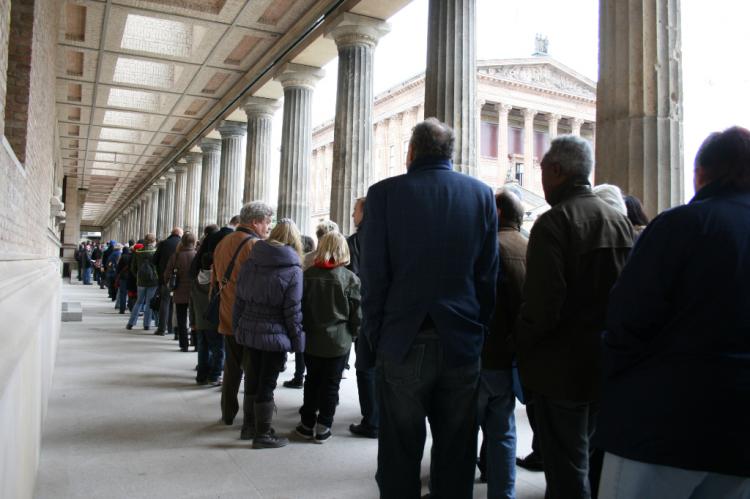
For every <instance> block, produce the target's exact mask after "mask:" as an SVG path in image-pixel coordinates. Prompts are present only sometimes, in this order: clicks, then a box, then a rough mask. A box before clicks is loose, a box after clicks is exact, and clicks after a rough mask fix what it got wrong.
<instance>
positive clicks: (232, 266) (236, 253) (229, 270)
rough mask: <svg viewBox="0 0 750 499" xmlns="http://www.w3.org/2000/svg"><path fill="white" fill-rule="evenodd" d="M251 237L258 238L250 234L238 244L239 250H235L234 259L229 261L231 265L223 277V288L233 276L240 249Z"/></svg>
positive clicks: (221, 285)
mask: <svg viewBox="0 0 750 499" xmlns="http://www.w3.org/2000/svg"><path fill="white" fill-rule="evenodd" d="M251 239H256V238H255V237H253V236H248V237H246V238H245V239H243V240H242V242H241V243H240V244H239V246H237V250H235V252H234V256H232V259H231V260H230V261H229V266H228V267H227V270H226V272H224V277H222V278H221V283H220V287H221V288H222V289H223V288H224V286H226V285H227V283H228V282H229V278H230V277H231V276H232V271H233V270H234V264H235V262H236V261H237V256H239V254H240V250H241V249H242V247H243V246H244V245H245V243H247V242H248V241H250V240H251Z"/></svg>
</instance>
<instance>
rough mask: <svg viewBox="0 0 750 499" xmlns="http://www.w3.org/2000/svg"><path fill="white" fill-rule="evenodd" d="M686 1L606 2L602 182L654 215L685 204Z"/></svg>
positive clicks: (599, 107) (600, 104)
mask: <svg viewBox="0 0 750 499" xmlns="http://www.w3.org/2000/svg"><path fill="white" fill-rule="evenodd" d="M681 45H682V44H681V25H680V0H599V83H598V86H597V99H596V125H597V127H598V132H599V133H598V139H597V147H596V176H597V181H598V182H607V183H612V184H616V185H618V186H619V187H620V188H621V189H622V190H623V191H624V192H627V193H628V194H632V195H634V196H637V197H639V198H641V200H642V201H643V205H644V207H645V209H646V212H647V213H648V214H649V215H651V216H653V215H656V214H657V213H659V212H661V211H663V210H665V209H667V208H670V207H672V206H675V205H678V204H680V203H682V200H683V194H682V189H683V157H682V154H683V139H682V135H683V134H682V46H681Z"/></svg>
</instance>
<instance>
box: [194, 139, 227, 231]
mask: <svg viewBox="0 0 750 499" xmlns="http://www.w3.org/2000/svg"><path fill="white" fill-rule="evenodd" d="M201 151H203V165H202V167H201V193H200V196H201V200H200V206H199V207H198V231H199V234H202V233H203V229H205V228H206V227H207V226H209V225H211V224H215V223H216V220H217V217H218V214H219V213H218V203H219V169H220V165H221V141H220V140H218V139H208V138H203V139H201Z"/></svg>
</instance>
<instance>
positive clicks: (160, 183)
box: [154, 177, 167, 189]
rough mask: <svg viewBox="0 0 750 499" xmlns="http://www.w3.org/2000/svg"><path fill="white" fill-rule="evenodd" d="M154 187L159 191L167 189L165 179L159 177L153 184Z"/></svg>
mask: <svg viewBox="0 0 750 499" xmlns="http://www.w3.org/2000/svg"><path fill="white" fill-rule="evenodd" d="M154 185H155V186H156V187H158V188H159V189H165V188H166V187H167V177H161V178H160V179H159V180H157V181H156V182H154Z"/></svg>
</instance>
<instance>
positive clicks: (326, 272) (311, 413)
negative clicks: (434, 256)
mask: <svg viewBox="0 0 750 499" xmlns="http://www.w3.org/2000/svg"><path fill="white" fill-rule="evenodd" d="M348 264H349V247H348V246H347V244H346V239H345V238H344V236H342V235H341V234H339V233H338V232H329V233H328V234H326V235H324V236H323V238H322V239H321V240H320V244H319V245H318V250H317V252H316V254H315V260H314V264H313V266H312V267H310V268H309V269H307V270H306V271H305V272H304V280H303V284H304V285H303V294H302V317H303V320H302V325H303V329H304V331H305V339H306V344H305V353H304V355H305V366H307V376H306V378H305V387H304V394H303V404H302V407H301V408H300V410H299V413H300V416H301V421H300V424H299V425H297V428H296V432H297V434H298V435H300V436H301V437H302V438H305V439H308V440H314V441H315V442H316V443H324V442H326V441H328V440H329V439H330V438H331V435H332V434H331V426H332V425H333V417H334V414H335V413H336V405H337V404H338V402H339V385H340V384H341V374H342V373H343V371H344V366H345V364H346V360H347V358H348V356H349V351H350V350H351V347H352V341H353V340H354V338H356V337H357V335H358V334H359V326H360V323H361V321H362V312H361V310H360V301H361V297H360V282H359V278H358V277H357V276H356V275H354V273H353V272H351V271H350V270H348V269H347V268H346V265H348Z"/></svg>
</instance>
